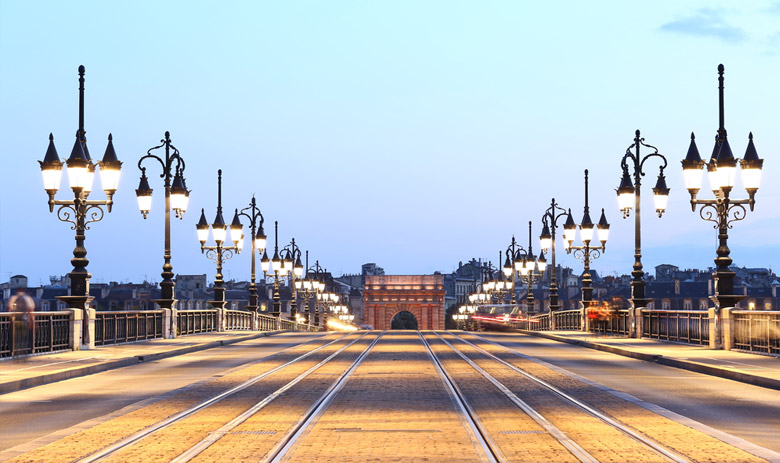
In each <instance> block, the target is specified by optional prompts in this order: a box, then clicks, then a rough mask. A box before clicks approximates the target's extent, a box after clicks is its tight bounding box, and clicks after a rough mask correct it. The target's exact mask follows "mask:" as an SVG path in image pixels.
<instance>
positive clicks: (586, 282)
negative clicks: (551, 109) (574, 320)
mask: <svg viewBox="0 0 780 463" xmlns="http://www.w3.org/2000/svg"><path fill="white" fill-rule="evenodd" d="M579 228H580V237H581V238H582V245H580V246H574V245H573V243H574V239H575V238H576V235H577V224H575V223H574V219H573V218H572V216H571V209H569V212H568V216H567V217H566V223H565V224H564V225H563V236H564V239H565V240H566V253H567V254H571V253H572V252H573V253H574V257H576V258H578V259H580V260H582V262H583V264H584V266H585V271H584V273H583V274H582V306H583V308H584V309H586V310H587V309H588V307H590V305H591V303H592V302H593V286H591V285H592V284H593V280H592V279H591V277H590V261H591V260H592V259H598V258H599V257H600V256H601V253H602V252H604V251H605V250H606V245H607V238H608V237H609V223H607V217H606V216H605V215H604V209H603V208H602V209H601V218H600V219H599V223H598V224H597V225H595V226H594V225H593V222H592V221H591V219H590V207H589V206H588V169H585V212H584V214H583V216H582V221H581V222H580V224H579ZM594 231H597V235H598V239H599V241H601V245H600V246H591V244H590V243H591V241H592V240H593V232H594Z"/></svg>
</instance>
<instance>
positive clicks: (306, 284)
mask: <svg viewBox="0 0 780 463" xmlns="http://www.w3.org/2000/svg"><path fill="white" fill-rule="evenodd" d="M301 287H302V288H303V289H304V290H306V291H311V281H309V280H302V282H301Z"/></svg>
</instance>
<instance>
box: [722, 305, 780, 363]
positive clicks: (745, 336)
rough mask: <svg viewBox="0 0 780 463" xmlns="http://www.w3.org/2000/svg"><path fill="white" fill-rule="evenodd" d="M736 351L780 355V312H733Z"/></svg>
mask: <svg viewBox="0 0 780 463" xmlns="http://www.w3.org/2000/svg"><path fill="white" fill-rule="evenodd" d="M731 320H732V321H731V326H732V333H733V336H734V349H736V350H744V351H748V352H763V353H767V354H774V355H780V312H778V311H771V312H770V311H760V310H732V311H731Z"/></svg>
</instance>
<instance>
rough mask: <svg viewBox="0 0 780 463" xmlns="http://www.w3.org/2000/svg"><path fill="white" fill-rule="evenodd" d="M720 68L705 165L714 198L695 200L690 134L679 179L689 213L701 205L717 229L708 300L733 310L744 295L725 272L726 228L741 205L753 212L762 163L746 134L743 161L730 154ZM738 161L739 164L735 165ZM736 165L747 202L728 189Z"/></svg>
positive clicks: (698, 179)
mask: <svg viewBox="0 0 780 463" xmlns="http://www.w3.org/2000/svg"><path fill="white" fill-rule="evenodd" d="M723 70H724V67H723V65H722V64H721V65H719V66H718V82H719V85H718V96H719V103H720V104H719V119H720V126H719V127H718V133H717V135H716V137H715V147H714V148H713V150H712V157H711V158H710V161H709V163H707V173H708V176H709V180H710V187H711V188H712V193H713V195H714V196H715V199H698V198H697V197H696V195H697V193H698V192H699V190H700V189H701V185H702V173H703V170H702V167H704V161H702V159H701V157H700V156H699V150H698V148H696V141H695V137H694V135H693V133H691V144H690V146H689V147H688V155H687V156H686V157H685V159H684V160H683V161H682V167H683V177H684V179H685V187H686V188H687V189H688V192H689V193H690V195H691V210H692V211H694V212H696V206H701V208H700V209H699V216H700V217H701V218H702V219H704V220H706V221H709V222H712V223H714V224H715V228H717V229H718V241H719V245H718V248H717V251H716V252H717V257H716V258H715V265H716V266H717V267H716V270H715V274H714V277H715V295H714V296H712V297H711V299H712V300H713V302H715V306H716V307H717V309H718V310H720V309H721V308H726V307H735V306H736V305H737V303H738V302H739V301H741V300H742V299H744V296H741V295H737V294H735V293H734V275H735V273H734V272H732V271H731V270H730V269H729V266H730V265H731V263H732V260H731V257H729V254H730V253H731V251H730V250H729V246H728V239H729V233H728V230H729V228H731V227H732V225H731V223H732V222H737V221H740V220H742V219H744V218H745V216H746V215H747V210H746V209H745V205H746V204H747V205H748V206H749V207H750V210H751V211H753V208H754V207H755V204H756V201H755V195H756V192H757V191H758V188H759V186H760V184H761V169H762V168H763V165H764V160H763V159H759V157H758V152H756V147H755V145H754V144H753V133H752V132H751V133H750V134H749V135H748V146H747V150H746V151H745V157H744V158H743V159H737V158H735V157H734V154H733V153H732V152H731V146H729V141H728V137H727V135H726V128H725V125H724V109H723ZM737 161H739V162H737ZM737 164H739V165H740V166H741V167H742V169H741V171H742V183H743V184H744V186H745V190H746V191H747V194H748V198H747V199H734V198H731V190H732V188H734V183H735V180H736V178H737Z"/></svg>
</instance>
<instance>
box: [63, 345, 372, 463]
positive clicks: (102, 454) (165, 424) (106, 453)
mask: <svg viewBox="0 0 780 463" xmlns="http://www.w3.org/2000/svg"><path fill="white" fill-rule="evenodd" d="M364 335H365V333H364V334H362V335H360V336H359V337H358V338H357V339H356V340H355V341H357V340H358V339H360V338H361V337H362V336H364ZM349 336H350V334H343V335H340V336H338V337H336V339H333V340H332V341H329V342H326V343H324V344H322V345H320V346H318V347H316V348H313V349H311V350H308V351H307V352H305V353H303V354H301V355H298V356H296V357H294V358H293V359H291V360H289V361H286V362H284V363H282V364H280V365H277V366H275V367H273V368H271V369H269V370H266V371H264V372H263V373H261V374H259V375H256V376H254V377H252V378H250V379H248V380H245V381H243V382H241V383H240V384H238V385H236V386H234V387H232V388H229V389H227V390H225V391H223V392H221V393H219V394H216V395H214V396H211V397H209V398H208V399H206V400H201V401H199V402H198V403H196V404H194V405H192V406H190V407H188V408H186V409H185V410H182V411H180V412H178V413H175V414H174V415H172V416H170V417H168V418H166V419H163V420H161V421H158V422H156V423H154V424H153V425H151V426H147V427H145V428H144V429H141V430H140V431H138V432H136V433H134V434H132V435H130V436H127V437H125V438H123V439H121V440H118V441H117V442H115V443H113V444H112V445H109V446H107V447H104V448H103V449H101V450H99V451H96V452H93V453H91V454H90V455H87V456H85V457H83V458H81V459H77V460H76V461H78V462H79V463H92V462H99V461H105V460H107V459H108V458H110V457H111V456H112V455H115V454H117V453H118V452H120V451H121V450H124V449H127V448H128V447H130V446H132V445H134V444H136V443H138V442H139V441H141V440H143V439H145V438H148V437H150V436H153V435H154V434H156V433H159V432H160V431H162V430H164V429H166V428H169V427H171V426H173V425H174V424H176V423H178V422H181V421H182V420H184V419H185V418H187V417H190V416H192V415H193V414H195V413H197V412H199V411H202V410H204V409H207V408H208V407H211V406H213V405H215V404H217V403H219V402H221V401H223V400H224V399H226V398H229V397H231V396H234V395H236V394H238V393H240V392H241V391H244V390H246V389H247V388H249V387H250V386H252V385H254V384H257V383H258V382H260V381H261V380H263V379H265V378H267V377H269V376H271V375H273V374H274V373H277V372H280V371H282V370H284V369H285V368H288V367H290V366H292V365H295V364H297V363H299V362H301V361H303V360H305V359H307V358H309V357H311V356H313V355H316V354H317V353H319V352H321V351H322V350H324V349H327V348H329V347H331V346H333V345H334V344H336V343H338V342H340V341H342V340H344V339H346V338H347V337H349ZM293 348H295V347H293ZM289 350H291V349H289Z"/></svg>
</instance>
